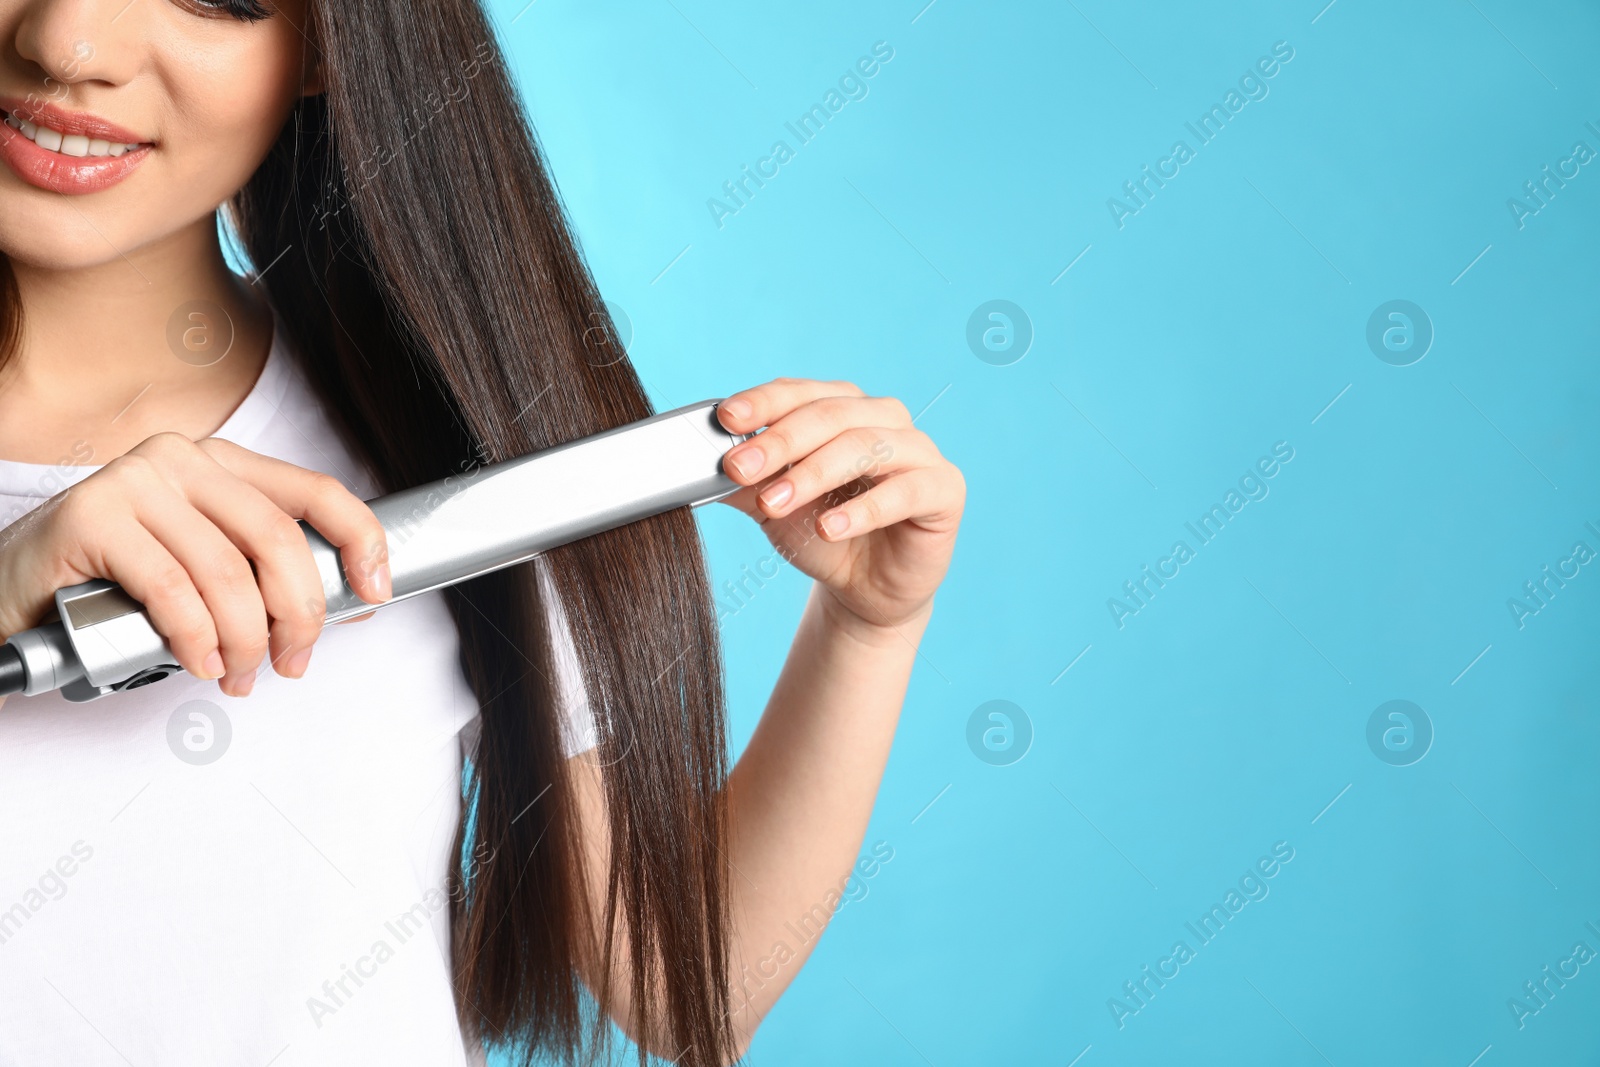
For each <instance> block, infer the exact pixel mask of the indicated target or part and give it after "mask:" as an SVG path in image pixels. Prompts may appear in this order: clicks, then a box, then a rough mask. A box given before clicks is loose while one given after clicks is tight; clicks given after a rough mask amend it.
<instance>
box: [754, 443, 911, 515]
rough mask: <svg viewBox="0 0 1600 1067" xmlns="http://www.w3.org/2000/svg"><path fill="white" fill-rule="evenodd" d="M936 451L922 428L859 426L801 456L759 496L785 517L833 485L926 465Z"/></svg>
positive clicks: (770, 509) (769, 508) (767, 510)
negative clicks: (901, 428) (899, 428)
mask: <svg viewBox="0 0 1600 1067" xmlns="http://www.w3.org/2000/svg"><path fill="white" fill-rule="evenodd" d="M937 455H938V453H937V450H935V449H934V447H933V442H932V441H931V440H929V439H928V436H927V435H926V434H924V433H923V432H922V431H920V430H896V429H892V428H890V427H885V426H873V427H864V426H858V427H856V428H855V429H851V430H846V431H845V432H844V433H842V434H840V435H839V436H838V437H835V438H834V439H833V440H831V441H829V442H828V443H827V444H825V445H823V446H822V447H821V448H819V449H817V450H816V451H814V452H811V453H810V454H808V455H806V456H804V457H803V458H801V459H800V460H799V462H797V463H795V464H794V465H793V466H791V467H790V468H789V470H788V471H787V472H786V473H785V474H784V475H783V476H782V477H779V478H776V479H774V480H773V482H772V483H771V484H770V485H768V486H767V487H766V488H765V489H763V490H761V494H760V496H759V497H758V501H759V503H760V505H761V510H762V511H764V512H765V513H766V514H767V515H769V516H771V517H773V518H780V517H782V516H784V515H787V514H789V513H790V512H791V511H794V510H795V509H796V508H798V507H801V506H802V505H805V504H808V503H810V502H811V501H812V500H815V499H816V498H817V497H819V496H821V495H822V494H823V493H826V492H828V491H829V490H830V489H837V488H838V487H839V486H841V485H845V484H846V483H849V482H853V481H856V480H857V479H859V478H875V477H878V476H881V475H886V474H892V473H894V472H895V471H900V470H905V469H907V468H908V467H914V466H918V465H926V464H927V463H929V462H931V461H933V460H934V458H935V457H936V456H937Z"/></svg>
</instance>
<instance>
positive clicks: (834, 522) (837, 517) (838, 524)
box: [822, 511, 850, 537]
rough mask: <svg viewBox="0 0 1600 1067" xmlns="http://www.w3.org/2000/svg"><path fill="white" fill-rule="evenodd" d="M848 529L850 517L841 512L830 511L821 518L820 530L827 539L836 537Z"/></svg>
mask: <svg viewBox="0 0 1600 1067" xmlns="http://www.w3.org/2000/svg"><path fill="white" fill-rule="evenodd" d="M849 528H850V516H849V515H846V514H845V513H844V512H842V511H830V512H829V513H828V514H826V515H824V516H823V517H822V529H823V532H825V533H826V534H827V535H828V536H829V537H838V536H839V535H840V534H842V533H844V532H845V531H846V530H848V529H849Z"/></svg>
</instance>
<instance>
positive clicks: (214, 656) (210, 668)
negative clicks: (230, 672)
mask: <svg viewBox="0 0 1600 1067" xmlns="http://www.w3.org/2000/svg"><path fill="white" fill-rule="evenodd" d="M200 669H201V670H202V671H204V672H205V673H204V674H202V675H200V677H201V678H203V679H205V680H206V681H208V682H209V681H210V680H211V679H213V678H221V677H222V672H223V670H224V669H225V668H224V666H223V663H222V653H221V652H218V651H217V650H216V649H214V648H213V649H212V650H211V655H209V656H207V657H206V660H205V662H204V663H202V664H200Z"/></svg>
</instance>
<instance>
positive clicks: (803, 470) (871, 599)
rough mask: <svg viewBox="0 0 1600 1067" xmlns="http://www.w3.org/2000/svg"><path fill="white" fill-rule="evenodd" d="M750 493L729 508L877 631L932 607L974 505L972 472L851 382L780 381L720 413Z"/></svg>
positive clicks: (894, 404)
mask: <svg viewBox="0 0 1600 1067" xmlns="http://www.w3.org/2000/svg"><path fill="white" fill-rule="evenodd" d="M717 412H718V418H719V419H720V420H721V422H722V425H723V426H725V427H726V428H727V429H729V430H731V431H733V432H735V433H750V432H752V431H754V430H756V429H759V428H760V427H763V426H765V427H767V429H766V430H765V431H763V432H762V433H761V434H760V435H759V436H757V437H755V438H754V439H753V440H750V441H747V442H745V443H744V444H742V445H740V446H739V447H737V448H735V449H733V450H732V451H731V452H729V453H728V455H727V457H726V458H725V460H724V461H723V469H724V470H725V471H726V472H727V473H728V475H729V476H730V477H732V478H733V479H734V481H736V482H739V483H740V484H742V485H743V486H745V488H743V489H741V490H739V491H738V492H737V493H734V494H733V495H732V496H730V497H727V498H726V502H727V503H729V504H731V505H733V506H734V507H737V508H738V509H739V510H741V511H743V512H744V513H745V514H747V515H749V516H750V517H751V518H753V519H755V520H756V521H757V522H758V523H760V524H761V527H762V529H763V530H764V531H765V532H766V534H767V539H768V540H770V541H771V542H772V544H773V547H775V548H776V549H777V550H778V551H779V553H780V554H781V555H782V556H783V558H784V559H786V560H788V561H789V562H790V563H792V564H794V565H795V567H796V568H798V569H799V570H800V571H801V572H802V573H804V574H806V575H809V576H810V577H811V578H814V579H815V580H816V581H817V582H819V583H820V584H821V585H822V587H823V588H824V589H825V590H826V591H827V592H828V593H829V594H831V595H832V597H833V599H834V600H835V601H836V602H837V604H838V605H839V606H841V607H843V608H845V609H846V610H847V611H849V612H850V613H851V615H853V616H854V617H855V618H856V619H859V620H860V621H862V622H865V623H867V624H869V625H870V626H872V627H876V628H893V627H896V626H899V625H900V624H902V623H904V622H906V621H908V620H910V619H912V618H913V617H915V616H916V615H918V614H919V613H920V612H922V611H924V610H926V609H927V607H928V605H929V603H930V602H931V601H932V599H933V593H934V590H935V589H937V588H938V587H939V583H940V582H941V581H943V580H944V575H945V571H946V570H948V569H949V566H950V554H951V551H952V550H953V549H954V547H955V539H956V528H957V527H958V526H959V525H960V523H961V511H962V508H963V506H964V504H965V502H966V495H967V487H966V481H965V479H963V478H962V476H961V472H960V471H959V470H958V469H957V468H956V467H955V465H954V464H952V463H951V462H950V461H949V460H947V459H945V458H944V456H942V455H940V453H939V449H938V448H937V447H936V446H935V445H934V443H933V441H932V439H930V438H929V437H928V435H927V434H925V433H923V432H922V431H921V430H918V429H917V428H916V427H914V426H913V425H912V424H911V413H910V412H909V411H907V410H906V406H905V405H904V404H902V403H901V402H900V401H898V400H896V399H895V398H893V397H871V396H867V395H865V394H864V393H863V392H862V391H861V389H860V388H859V387H857V386H855V385H853V384H851V383H849V382H818V381H811V380H809V379H805V378H777V379H774V380H773V381H770V382H768V383H766V384H765V385H759V386H756V387H755V388H753V389H746V390H744V391H742V392H738V393H735V394H733V395H732V396H730V397H728V398H727V399H726V400H724V401H723V402H722V403H721V404H720V405H719V406H718V408H717Z"/></svg>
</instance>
